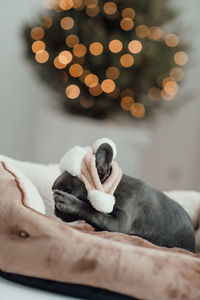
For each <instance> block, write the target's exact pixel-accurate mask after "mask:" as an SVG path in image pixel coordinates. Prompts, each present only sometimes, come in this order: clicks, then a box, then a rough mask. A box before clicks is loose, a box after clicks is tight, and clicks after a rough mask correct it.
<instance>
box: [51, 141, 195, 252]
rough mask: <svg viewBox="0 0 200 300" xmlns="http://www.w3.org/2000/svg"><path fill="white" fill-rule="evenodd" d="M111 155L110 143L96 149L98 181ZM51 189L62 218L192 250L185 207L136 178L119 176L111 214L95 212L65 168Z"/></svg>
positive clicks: (106, 173)
mask: <svg viewBox="0 0 200 300" xmlns="http://www.w3.org/2000/svg"><path fill="white" fill-rule="evenodd" d="M112 158H113V151H112V148H111V147H110V145H109V144H106V143H105V144H102V145H101V146H100V147H99V149H98V150H97V152H96V167H97V171H98V174H99V178H100V180H101V182H104V181H105V180H106V178H107V177H108V176H109V174H110V172H111V168H110V165H111V162H112ZM52 189H53V191H54V200H55V214H56V215H57V216H58V217H60V218H61V219H62V220H63V221H67V222H71V221H75V220H85V221H86V222H87V223H89V224H90V225H92V226H93V227H94V228H95V230H98V231H101V230H107V231H112V232H122V233H126V234H129V235H136V236H139V237H142V238H144V239H146V240H148V241H150V242H152V243H154V244H156V245H159V246H164V247H169V248H171V247H179V248H184V249H187V250H189V251H192V252H194V251H195V238H194V229H193V226H192V223H191V220H190V218H189V216H188V215H187V213H186V212H185V210H184V209H183V208H182V207H181V206H180V205H179V204H178V203H176V202H175V201H174V200H172V199H170V198H169V197H167V196H166V195H164V194H163V193H161V192H160V191H158V190H156V189H154V188H153V187H151V186H149V185H148V184H146V183H144V182H143V181H141V180H139V179H136V178H133V177H130V176H127V175H123V176H122V179H121V181H120V183H119V185H118V187H117V189H116V191H115V193H114V196H115V200H116V202H115V206H114V209H113V211H112V213H110V214H104V213H101V212H98V211H96V210H95V209H94V208H93V207H92V205H91V204H90V203H89V201H88V199H87V190H86V188H85V186H84V184H83V183H82V182H81V181H80V180H79V179H78V178H77V177H74V176H72V175H70V174H69V173H68V172H67V171H65V172H63V173H62V174H61V175H60V176H59V177H58V178H57V180H56V181H55V183H54V185H53V187H52ZM188 201H189V200H188Z"/></svg>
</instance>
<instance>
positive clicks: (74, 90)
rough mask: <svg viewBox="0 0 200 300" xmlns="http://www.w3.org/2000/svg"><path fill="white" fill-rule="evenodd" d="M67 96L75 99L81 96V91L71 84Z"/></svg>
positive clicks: (66, 91)
mask: <svg viewBox="0 0 200 300" xmlns="http://www.w3.org/2000/svg"><path fill="white" fill-rule="evenodd" d="M65 94H66V96H67V97H68V98H70V99H75V98H77V97H78V96H79V95H80V89H79V87H78V86H77V85H75V84H70V85H68V87H67V88H66V90H65Z"/></svg>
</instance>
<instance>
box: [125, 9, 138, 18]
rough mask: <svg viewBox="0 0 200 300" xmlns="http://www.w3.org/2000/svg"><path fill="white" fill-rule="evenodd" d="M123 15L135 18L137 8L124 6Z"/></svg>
mask: <svg viewBox="0 0 200 300" xmlns="http://www.w3.org/2000/svg"><path fill="white" fill-rule="evenodd" d="M122 17H123V18H131V19H134V18H135V10H134V9H133V8H124V9H123V10H122Z"/></svg>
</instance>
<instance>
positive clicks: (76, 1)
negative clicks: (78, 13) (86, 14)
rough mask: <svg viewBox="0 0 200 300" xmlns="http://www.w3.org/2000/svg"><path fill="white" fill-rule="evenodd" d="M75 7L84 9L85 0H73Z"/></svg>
mask: <svg viewBox="0 0 200 300" xmlns="http://www.w3.org/2000/svg"><path fill="white" fill-rule="evenodd" d="M73 8H74V9H75V10H82V9H83V8H84V2H83V0H73Z"/></svg>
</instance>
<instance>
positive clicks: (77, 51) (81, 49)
mask: <svg viewBox="0 0 200 300" xmlns="http://www.w3.org/2000/svg"><path fill="white" fill-rule="evenodd" d="M86 52H87V48H86V47H85V45H83V44H76V45H75V46H74V47H73V53H74V55H75V56H77V57H82V56H84V55H85V54H86Z"/></svg>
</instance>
